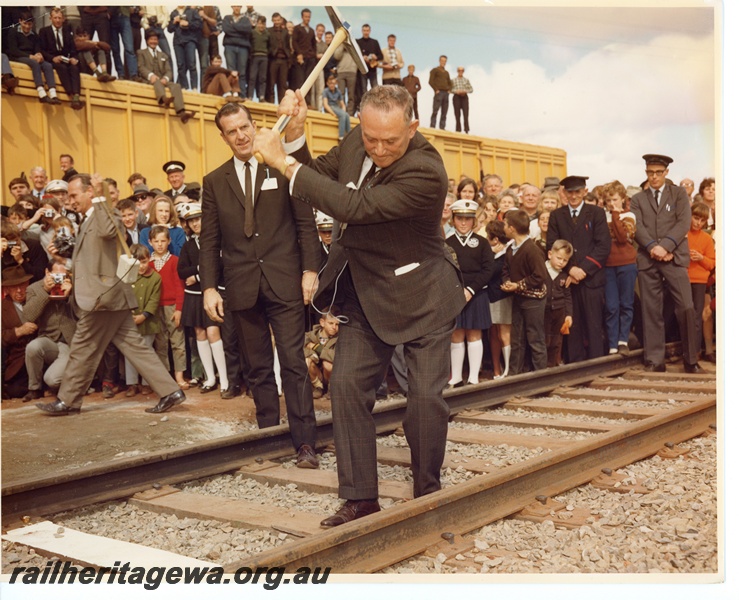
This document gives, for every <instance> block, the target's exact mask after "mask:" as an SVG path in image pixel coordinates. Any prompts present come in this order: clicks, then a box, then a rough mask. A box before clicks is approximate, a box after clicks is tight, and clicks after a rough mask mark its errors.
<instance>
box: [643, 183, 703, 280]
mask: <svg viewBox="0 0 739 600" xmlns="http://www.w3.org/2000/svg"><path fill="white" fill-rule="evenodd" d="M631 212H633V213H634V216H635V217H636V235H635V239H636V243H637V244H638V245H639V248H638V251H637V254H636V263H637V265H638V267H639V270H643V269H647V268H649V267H650V266H651V265H652V264H654V262H655V261H654V259H652V257H651V256H650V255H649V251H650V250H651V249H652V248H653V247H654V244H659V245H660V246H662V247H663V248H664V249H665V250H667V251H668V252H672V253H673V254H674V255H675V257H674V259H673V262H674V263H675V264H676V265H678V266H680V267H687V266H689V265H690V251H689V249H688V238H687V237H686V236H687V235H688V231H689V230H690V198H688V194H687V192H686V191H685V190H684V189H683V188H682V187H680V186H677V185H670V184H666V185H665V189H664V190H663V192H662V198H660V201H659V211H658V210H657V206H656V205H655V203H654V197H653V196H652V192H651V191H646V192H639V193H638V194H636V195H635V196H634V197H633V198H632V199H631Z"/></svg>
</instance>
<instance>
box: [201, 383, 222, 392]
mask: <svg viewBox="0 0 739 600" xmlns="http://www.w3.org/2000/svg"><path fill="white" fill-rule="evenodd" d="M217 388H218V382H217V381H216V382H215V383H214V384H213V385H204V386H203V387H201V388H200V393H201V394H207V393H208V392H212V391H213V390H215V389H217Z"/></svg>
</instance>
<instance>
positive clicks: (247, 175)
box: [244, 162, 254, 238]
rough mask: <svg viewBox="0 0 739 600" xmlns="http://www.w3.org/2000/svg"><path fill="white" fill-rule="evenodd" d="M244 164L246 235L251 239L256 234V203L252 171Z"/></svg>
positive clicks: (247, 164)
mask: <svg viewBox="0 0 739 600" xmlns="http://www.w3.org/2000/svg"><path fill="white" fill-rule="evenodd" d="M250 166H251V165H249V163H248V162H246V163H244V200H245V201H244V208H245V211H244V212H245V216H244V235H245V236H246V237H248V238H250V237H251V236H252V235H253V234H254V201H253V200H252V194H251V169H250V168H249V167H250Z"/></svg>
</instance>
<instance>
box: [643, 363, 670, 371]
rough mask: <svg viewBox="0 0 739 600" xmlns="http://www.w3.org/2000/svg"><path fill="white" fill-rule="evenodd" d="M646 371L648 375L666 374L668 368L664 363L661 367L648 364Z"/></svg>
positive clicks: (645, 367)
mask: <svg viewBox="0 0 739 600" xmlns="http://www.w3.org/2000/svg"><path fill="white" fill-rule="evenodd" d="M644 370H645V371H646V372H647V373H664V372H665V371H666V370H667V368H666V367H665V365H664V363H662V364H661V365H655V364H654V363H646V364H645V365H644Z"/></svg>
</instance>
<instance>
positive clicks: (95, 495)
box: [2, 353, 716, 573]
mask: <svg viewBox="0 0 739 600" xmlns="http://www.w3.org/2000/svg"><path fill="white" fill-rule="evenodd" d="M639 355H640V353H635V355H634V356H631V357H629V358H627V359H623V358H620V357H618V358H614V357H604V358H601V359H597V360H594V361H587V362H585V363H579V364H575V365H567V366H563V367H559V368H557V369H550V370H547V371H544V372H540V373H533V374H526V375H521V376H516V377H510V378H507V379H505V380H499V381H495V382H485V383H483V384H480V385H479V386H475V387H474V388H462V389H459V390H453V391H450V392H449V393H448V395H447V401H448V402H449V404H450V407H451V410H452V414H453V415H454V419H453V422H452V424H451V426H450V432H449V442H450V443H451V445H452V447H453V448H454V449H453V450H452V451H448V452H447V460H446V462H445V468H447V469H452V470H458V471H465V472H467V473H468V477H469V478H468V479H467V480H466V481H464V482H462V483H457V484H455V485H451V486H449V487H445V488H444V489H442V490H441V491H439V492H437V493H435V494H431V495H429V496H426V497H423V498H418V499H415V500H410V501H407V500H408V499H409V498H411V497H412V493H411V486H410V483H408V482H404V481H397V480H394V481H391V480H387V481H384V480H383V481H381V486H380V494H381V497H384V498H386V499H387V501H388V502H395V503H394V504H393V505H392V506H390V507H389V508H387V509H385V510H383V511H381V512H380V513H377V514H375V515H371V516H369V517H366V518H363V519H360V520H358V521H356V522H353V523H349V524H347V525H344V526H341V527H338V528H336V529H333V530H320V529H319V528H318V522H319V521H320V518H321V517H320V516H319V515H315V514H308V513H301V512H300V511H295V510H291V509H283V510H280V509H277V508H275V507H270V506H261V507H260V506H259V505H255V504H253V503H247V502H245V501H242V500H238V499H233V498H232V499H218V498H214V497H213V496H205V495H201V494H199V493H197V492H196V491H193V490H192V489H191V488H190V487H188V490H187V491H186V492H185V491H180V489H178V488H177V487H174V486H175V485H176V484H181V483H182V482H185V481H192V480H196V479H198V478H203V477H208V476H212V475H216V474H220V473H226V472H234V471H236V472H237V473H238V474H239V476H240V477H241V478H249V479H253V480H255V481H258V482H262V483H267V484H269V485H271V486H276V485H283V486H285V485H290V486H291V487H292V488H293V489H297V490H300V491H304V492H322V493H328V494H333V495H335V493H336V487H337V479H336V474H335V472H331V471H328V470H326V469H323V468H322V469H321V470H318V471H306V470H300V469H297V468H288V467H289V465H290V462H289V461H287V462H286V461H285V459H284V457H288V456H292V452H293V451H292V447H291V445H290V439H289V433H288V431H287V427H286V426H281V427H277V428H273V429H272V430H261V431H255V432H250V433H249V434H246V435H240V436H233V437H231V438H224V439H221V440H216V441H212V442H209V443H207V444H200V445H198V446H191V447H188V448H182V449H176V450H173V451H169V452H166V453H160V454H152V455H146V456H139V457H136V458H133V459H128V460H126V461H125V462H122V461H116V462H115V463H110V464H100V465H96V466H95V467H93V468H85V469H78V470H76V471H74V472H73V473H71V474H65V475H63V476H62V475H58V476H55V477H44V478H37V479H29V480H26V481H15V482H4V484H3V489H2V495H3V503H2V511H3V513H2V516H3V524H4V527H5V528H6V529H7V528H10V527H14V526H16V525H17V524H18V522H19V521H20V520H21V519H22V518H23V517H26V516H30V517H32V518H38V517H41V516H43V515H49V514H53V513H57V512H60V511H64V510H70V509H73V508H77V507H80V506H85V505H89V504H93V503H97V502H102V501H106V500H114V499H120V498H129V502H131V503H134V504H136V505H137V506H138V507H140V508H142V509H145V510H149V511H154V512H160V513H165V514H173V515H176V516H178V517H191V518H200V519H213V520H219V521H225V522H227V523H229V524H231V525H233V526H234V527H245V528H256V529H269V530H272V531H278V532H280V533H281V534H282V535H283V537H285V536H286V537H287V540H286V543H283V544H282V545H280V546H279V547H276V548H273V549H271V550H267V551H265V552H262V553H260V554H256V555H251V556H247V557H245V558H244V559H243V560H237V561H233V562H231V563H230V564H226V565H224V567H225V568H226V572H233V571H235V570H237V569H239V568H242V567H249V568H252V569H255V568H258V567H267V568H269V567H275V566H282V567H285V568H286V569H287V570H288V571H293V572H294V571H295V570H296V569H297V568H301V567H310V568H317V567H325V566H326V565H330V566H331V568H332V572H335V573H341V572H347V573H370V572H375V571H378V570H381V569H383V568H385V567H387V566H389V565H392V564H395V563H397V562H399V561H401V560H403V559H405V558H408V557H411V556H414V555H416V554H419V553H421V552H424V551H427V550H428V549H429V548H435V547H439V548H442V547H444V546H445V545H446V546H448V547H449V549H450V550H452V551H454V549H455V548H458V546H455V542H454V540H457V544H458V542H459V540H460V539H461V536H462V535H464V534H466V533H468V532H470V531H472V530H474V529H476V528H479V527H481V526H483V525H486V524H488V523H491V522H493V521H495V520H497V519H501V518H503V517H506V516H509V515H511V514H513V513H516V512H518V511H521V510H522V509H524V508H526V507H527V506H528V505H531V504H532V503H533V504H534V505H536V503H537V502H538V503H540V504H541V506H543V507H544V510H545V512H547V513H548V512H550V511H551V506H550V505H549V504H548V501H547V498H550V497H552V496H555V495H557V494H560V493H562V492H564V491H566V490H569V489H572V488H574V487H577V486H579V485H582V484H585V483H588V482H591V481H593V480H594V479H596V478H600V479H603V477H604V474H603V469H604V468H605V469H610V470H614V471H615V470H616V469H618V468H620V467H623V466H625V465H628V464H631V463H633V462H635V461H637V460H640V459H643V458H645V457H648V456H651V455H653V454H655V453H657V452H659V451H663V452H665V451H667V452H668V453H669V452H671V451H672V452H674V449H673V450H670V448H667V450H665V449H666V445H668V446H670V447H673V445H675V444H679V443H680V442H683V441H685V440H688V439H690V438H693V437H695V436H698V435H700V434H702V433H703V432H705V431H706V430H707V429H708V428H709V427H711V426H715V420H716V395H715V377H714V376H713V375H711V374H706V375H692V376H688V375H684V374H682V373H681V372H679V371H678V370H677V367H671V368H670V371H669V372H668V373H665V374H661V373H658V374H652V373H645V372H643V370H642V369H641V368H640V366H639V365H640V360H641V359H640V356H639ZM563 382H566V383H567V385H566V386H563V385H562V383H563ZM544 395H546V396H544ZM403 409H404V402H402V401H391V402H387V403H383V404H381V405H378V407H377V408H376V414H375V420H376V424H377V430H378V434H381V435H383V434H384V437H383V438H380V439H379V441H378V459H379V462H380V463H381V464H383V465H386V466H392V467H399V468H401V469H402V468H405V467H409V465H410V453H409V451H408V450H407V448H405V447H403V442H402V440H403V438H402V435H397V434H402V432H401V431H400V430H399V428H400V427H401V422H402V415H403ZM562 432H564V433H562ZM392 434H396V435H392ZM330 442H331V422H330V419H322V420H320V421H319V443H318V445H319V447H320V446H324V447H325V446H326V445H329V444H330ZM472 446H474V447H476V448H489V449H491V450H490V454H489V455H487V458H484V459H479V458H467V457H466V456H465V455H464V453H463V452H462V449H463V448H465V447H472ZM501 448H502V450H501ZM511 448H523V449H528V450H527V451H528V452H529V454H528V455H525V456H524V457H523V458H521V459H520V460H518V462H515V463H513V464H506V463H505V461H503V462H501V460H500V459H499V458H496V457H499V456H500V455H501V452H502V454H503V455H505V454H506V453H507V452H508V450H507V449H511ZM496 449H497V450H496ZM496 453H497V454H496ZM524 454H525V453H524ZM281 458H282V459H283V460H282V462H281V461H280V459H281ZM381 477H382V476H381ZM609 481H610V483H608V482H609ZM601 483H603V482H602V481H601ZM618 483H619V482H618V481H617V479H616V480H614V479H612V478H611V479H609V478H608V477H606V483H605V485H611V486H614V485H615V486H616V487H618V485H617V484H618ZM529 510H532V509H531V508H529ZM533 511H534V512H536V509H535V508H534V509H533Z"/></svg>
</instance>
